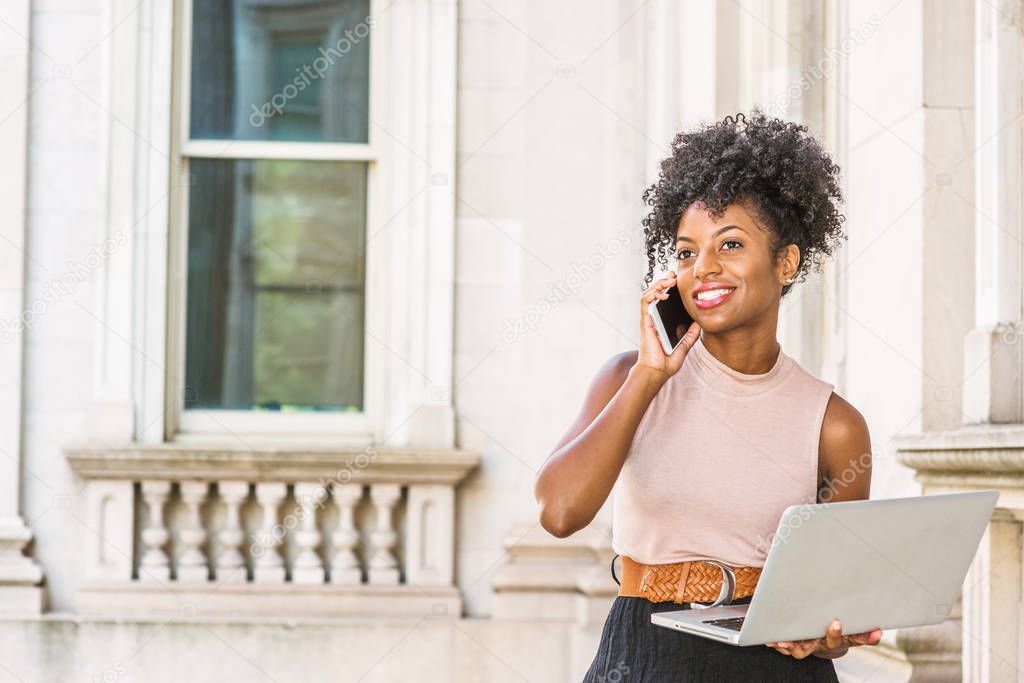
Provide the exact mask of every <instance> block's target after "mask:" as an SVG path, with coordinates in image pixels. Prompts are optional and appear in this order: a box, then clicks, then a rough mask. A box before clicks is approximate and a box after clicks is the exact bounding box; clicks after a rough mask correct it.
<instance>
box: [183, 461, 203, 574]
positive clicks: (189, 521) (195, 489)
mask: <svg viewBox="0 0 1024 683" xmlns="http://www.w3.org/2000/svg"><path fill="white" fill-rule="evenodd" d="M209 490H210V485H209V484H208V483H207V482H205V481H183V482H181V502H182V503H183V504H184V506H185V521H184V524H183V526H182V528H181V530H180V531H179V532H178V538H180V539H181V544H182V546H183V548H182V551H181V556H180V557H179V558H178V581H189V582H198V581H208V580H209V579H210V568H209V566H208V564H207V560H206V553H204V552H203V544H204V543H205V542H206V539H207V536H208V535H207V533H206V529H204V528H203V520H202V519H201V518H200V515H199V506H200V505H202V503H203V501H204V500H205V499H206V495H207V493H208V492H209Z"/></svg>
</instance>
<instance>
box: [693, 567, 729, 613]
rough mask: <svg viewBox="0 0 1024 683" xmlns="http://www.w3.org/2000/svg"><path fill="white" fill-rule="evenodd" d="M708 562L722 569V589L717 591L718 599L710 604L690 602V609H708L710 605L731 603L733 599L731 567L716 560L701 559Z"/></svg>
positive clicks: (716, 605)
mask: <svg viewBox="0 0 1024 683" xmlns="http://www.w3.org/2000/svg"><path fill="white" fill-rule="evenodd" d="M702 561H703V562H707V563H708V564H713V565H715V566H717V567H718V568H719V569H721V570H722V590H720V591H719V592H718V599H717V600H715V601H714V602H713V603H711V604H710V605H700V604H697V603H695V602H691V603H690V609H709V608H711V607H718V606H719V605H731V604H732V601H733V599H734V598H735V596H736V574H735V572H733V570H732V567H730V566H729V565H727V564H724V563H722V562H718V561H717V560H702Z"/></svg>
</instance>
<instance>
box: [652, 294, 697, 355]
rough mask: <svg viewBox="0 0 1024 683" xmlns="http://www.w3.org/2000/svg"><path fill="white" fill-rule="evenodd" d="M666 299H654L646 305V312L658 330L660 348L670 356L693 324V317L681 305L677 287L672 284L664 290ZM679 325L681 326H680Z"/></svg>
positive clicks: (681, 300)
mask: <svg viewBox="0 0 1024 683" xmlns="http://www.w3.org/2000/svg"><path fill="white" fill-rule="evenodd" d="M665 291H666V292H667V293H668V298H667V299H656V300H654V301H652V302H651V303H650V304H649V305H648V306H647V312H648V314H649V315H650V316H651V320H652V321H654V329H655V330H657V331H658V339H660V340H661V348H662V349H663V350H664V351H665V355H667V356H670V355H672V352H673V351H675V349H676V347H677V346H679V342H681V341H682V340H683V335H685V334H686V331H687V330H688V329H690V325H692V324H693V318H692V317H690V313H689V312H688V311H687V310H686V306H684V305H683V298H682V297H681V296H680V295H679V287H678V286H676V285H672V286H671V287H669V288H668V289H666V290H665ZM680 326H681V327H680Z"/></svg>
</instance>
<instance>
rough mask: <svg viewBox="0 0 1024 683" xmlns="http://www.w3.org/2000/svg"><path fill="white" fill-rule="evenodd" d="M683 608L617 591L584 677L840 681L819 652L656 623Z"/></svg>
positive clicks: (665, 682)
mask: <svg viewBox="0 0 1024 683" xmlns="http://www.w3.org/2000/svg"><path fill="white" fill-rule="evenodd" d="M750 599H751V598H750V596H747V597H745V598H737V599H736V600H734V601H733V604H735V605H744V604H748V603H749V602H750ZM702 604H707V603H702ZM678 609H691V608H690V603H688V602H684V603H682V604H679V603H675V602H650V601H649V600H647V599H645V598H627V597H623V596H621V595H620V596H617V597H616V598H615V602H614V603H613V604H612V609H611V611H610V612H609V613H608V618H607V619H606V620H605V623H604V629H603V630H602V632H601V644H600V646H599V647H598V651H597V656H596V657H594V661H593V663H592V664H591V665H590V669H589V670H588V671H587V675H586V677H585V678H584V679H583V682H584V683H618V682H619V681H622V682H623V683H641V681H642V682H643V683H669V681H671V682H672V683H676V682H677V681H695V682H696V681H699V682H700V683H718V682H719V681H721V682H722V683H726V682H728V683H737V682H740V681H766V682H767V681H772V682H773V683H776V682H781V681H792V682H797V681H800V682H801V683H818V682H819V681H829V682H830V683H838V682H839V678H838V677H837V676H836V669H835V665H834V664H833V663H832V660H830V659H822V658H820V657H815V656H814V655H810V656H809V657H805V658H804V659H795V658H794V657H791V656H789V655H784V654H782V653H781V652H778V651H777V650H775V649H774V648H770V647H768V646H767V645H748V646H745V647H739V646H736V645H727V644H726V643H720V642H718V641H715V640H709V639H708V638H701V637H700V636H694V635H690V634H688V633H682V632H679V631H672V630H670V629H667V628H664V627H663V626H655V625H654V624H652V623H651V614H653V613H654V612H670V611H672V610H678Z"/></svg>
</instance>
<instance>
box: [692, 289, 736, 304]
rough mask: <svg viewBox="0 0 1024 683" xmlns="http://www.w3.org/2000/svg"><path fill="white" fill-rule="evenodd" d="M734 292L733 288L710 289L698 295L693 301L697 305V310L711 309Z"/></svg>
mask: <svg viewBox="0 0 1024 683" xmlns="http://www.w3.org/2000/svg"><path fill="white" fill-rule="evenodd" d="M735 291H736V288H735V287H732V288H722V289H711V290H708V291H706V292H700V293H698V294H697V296H695V297H694V299H693V300H694V302H695V303H696V304H697V308H713V307H715V306H718V305H719V304H721V303H723V302H724V301H726V300H727V299H728V298H729V297H730V296H732V293H733V292H735Z"/></svg>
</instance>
